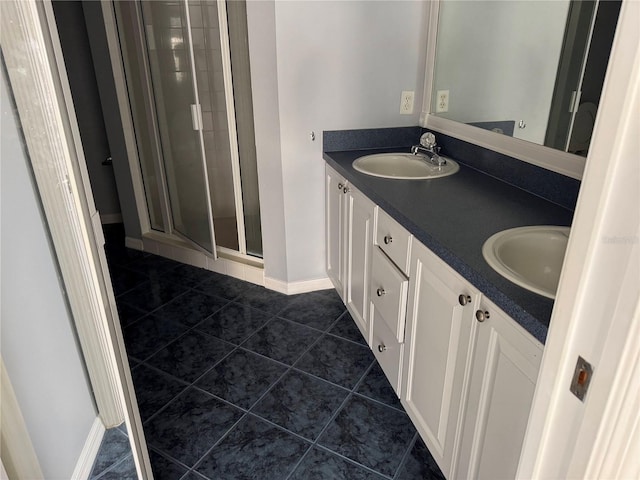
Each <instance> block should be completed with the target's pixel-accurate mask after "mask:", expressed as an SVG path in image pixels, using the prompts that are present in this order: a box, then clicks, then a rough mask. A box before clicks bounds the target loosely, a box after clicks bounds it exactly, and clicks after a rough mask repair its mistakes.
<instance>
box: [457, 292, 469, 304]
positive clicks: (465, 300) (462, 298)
mask: <svg viewBox="0 0 640 480" xmlns="http://www.w3.org/2000/svg"><path fill="white" fill-rule="evenodd" d="M470 301H471V297H470V296H469V295H465V294H462V295H458V303H459V304H460V305H462V306H463V307H464V306H465V305H466V304H467V303H469V302H470Z"/></svg>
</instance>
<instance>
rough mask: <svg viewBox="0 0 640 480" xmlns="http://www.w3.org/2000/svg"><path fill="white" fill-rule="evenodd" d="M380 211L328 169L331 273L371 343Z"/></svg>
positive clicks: (327, 191) (360, 327) (329, 264)
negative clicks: (375, 229) (374, 253)
mask: <svg viewBox="0 0 640 480" xmlns="http://www.w3.org/2000/svg"><path fill="white" fill-rule="evenodd" d="M376 208H377V207H376V206H375V205H374V204H373V202H371V200H369V199H368V198H367V197H365V196H364V195H363V194H362V193H360V192H359V191H358V190H357V189H355V188H353V187H352V186H350V185H349V184H348V183H347V182H346V181H345V180H344V178H343V177H341V176H340V175H339V174H338V173H337V172H335V171H334V170H333V169H331V168H330V167H329V166H327V167H326V229H327V232H326V234H327V273H328V275H329V278H330V279H331V281H332V282H333V284H334V286H335V287H336V289H337V290H338V293H340V296H341V297H342V301H343V302H344V303H345V304H346V306H347V309H348V310H349V313H350V314H351V316H352V318H353V319H354V321H355V323H356V325H357V326H358V328H359V329H360V332H361V333H362V335H363V336H364V338H365V339H366V340H367V342H369V335H370V328H369V320H368V318H369V317H368V308H369V284H370V281H369V278H370V275H371V272H370V270H371V251H372V249H373V248H374V246H373V239H372V236H373V221H374V215H375V209H376Z"/></svg>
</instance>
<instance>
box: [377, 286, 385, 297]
mask: <svg viewBox="0 0 640 480" xmlns="http://www.w3.org/2000/svg"><path fill="white" fill-rule="evenodd" d="M385 293H387V292H385V291H384V288H382V287H380V288H379V289H377V290H376V295H378V296H379V297H381V296H382V295H384V294H385Z"/></svg>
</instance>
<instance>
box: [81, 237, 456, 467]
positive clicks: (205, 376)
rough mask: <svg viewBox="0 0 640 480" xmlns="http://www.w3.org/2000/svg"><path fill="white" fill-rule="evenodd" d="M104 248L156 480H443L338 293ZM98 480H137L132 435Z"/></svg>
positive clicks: (111, 242)
mask: <svg viewBox="0 0 640 480" xmlns="http://www.w3.org/2000/svg"><path fill="white" fill-rule="evenodd" d="M105 236H106V238H107V246H106V248H107V256H108V259H109V265H110V270H111V276H112V281H113V287H114V291H115V293H116V296H117V297H116V299H117V304H118V309H119V312H120V321H121V324H122V328H123V335H124V339H125V344H126V347H127V351H128V354H129V357H130V360H131V367H132V377H133V382H134V385H135V389H136V394H137V397H138V405H139V408H140V414H141V417H142V421H143V425H144V430H145V436H146V439H147V443H148V445H149V453H150V456H151V463H152V467H153V470H154V476H155V478H156V479H158V480H164V479H185V480H198V479H199V480H203V479H210V480H214V479H215V480H218V479H269V480H278V479H283V480H284V479H305V480H306V479H348V480H357V479H379V480H380V479H398V480H400V479H402V480H409V479H442V478H444V477H442V474H441V473H440V471H439V470H438V467H437V466H436V465H435V462H434V461H433V459H432V458H431V455H430V454H429V452H428V451H427V449H426V447H425V446H424V443H423V442H422V440H421V439H420V438H419V436H418V435H417V433H416V430H415V428H414V427H413V425H412V424H411V422H410V421H409V418H408V417H407V415H406V414H405V413H404V411H403V409H402V406H401V405H400V402H399V401H398V398H397V397H396V396H395V394H394V392H393V390H392V389H391V386H390V385H389V383H388V382H387V380H386V378H385V377H384V374H383V373H382V370H381V369H380V367H379V365H378V364H377V362H376V361H375V358H374V357H373V355H372V354H371V352H370V351H369V349H368V347H367V346H366V343H365V341H364V339H363V338H362V336H361V335H360V333H359V331H358V329H357V327H356V326H355V324H354V323H353V320H352V319H351V317H350V316H349V314H348V313H347V312H346V310H345V308H344V305H343V304H342V302H341V301H340V299H339V297H338V296H337V294H336V293H335V292H331V291H323V292H314V293H308V294H302V295H295V296H286V295H282V294H279V293H276V292H273V291H270V290H267V289H265V288H262V287H259V286H255V285H252V284H250V283H246V282H243V281H240V280H237V279H234V278H231V277H226V276H222V275H219V274H215V273H212V272H207V271H205V270H202V269H198V268H194V267H190V266H188V265H181V264H178V263H176V262H172V261H170V260H167V259H164V258H161V257H157V256H153V255H148V254H143V253H140V252H136V251H133V250H129V249H126V248H124V246H123V243H124V242H123V235H122V230H121V227H118V226H111V227H110V228H107V229H105ZM91 478H93V479H100V480H107V479H128V478H135V469H134V466H133V459H132V457H131V451H130V449H129V446H128V439H127V436H126V431H125V430H124V428H122V427H121V428H117V429H111V430H109V431H107V432H106V434H105V438H104V440H103V444H102V446H101V450H100V454H99V455H98V458H97V460H96V463H95V465H94V467H93V472H92V476H91Z"/></svg>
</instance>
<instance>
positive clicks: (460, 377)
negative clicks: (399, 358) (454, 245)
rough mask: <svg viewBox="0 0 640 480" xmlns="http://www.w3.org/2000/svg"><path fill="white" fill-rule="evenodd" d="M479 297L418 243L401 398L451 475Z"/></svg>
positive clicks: (441, 464)
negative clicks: (474, 317) (474, 316)
mask: <svg viewBox="0 0 640 480" xmlns="http://www.w3.org/2000/svg"><path fill="white" fill-rule="evenodd" d="M479 301H480V294H479V293H478V292H477V291H476V290H475V289H473V288H472V287H471V285H469V284H468V283H467V282H466V281H465V280H464V279H462V277H460V276H459V275H458V274H456V273H455V272H454V271H453V270H452V269H451V268H450V267H449V266H448V265H446V264H445V263H444V262H442V260H440V259H439V258H437V257H436V256H435V255H434V254H433V253H432V252H431V251H429V250H428V249H427V248H426V247H425V246H424V245H422V244H420V243H418V242H414V245H413V248H412V253H411V272H410V279H409V305H408V309H407V319H406V332H405V348H404V362H403V364H404V365H405V367H404V372H403V380H402V395H401V401H402V404H403V406H404V407H405V409H406V411H407V413H408V414H409V417H411V419H412V420H413V423H414V424H415V426H416V428H417V429H418V432H419V433H420V435H421V436H422V438H423V440H424V441H425V443H426V445H427V447H428V448H429V451H430V452H431V454H432V455H433V457H434V459H435V460H436V462H437V463H438V465H439V467H440V469H441V470H442V472H443V473H444V475H445V476H446V477H447V478H454V476H453V475H454V473H453V472H452V466H453V464H454V462H455V457H454V454H455V452H456V451H457V443H458V441H457V437H458V430H459V425H460V422H461V416H462V407H463V383H464V379H465V372H466V370H467V364H468V356H469V346H470V339H471V330H472V328H473V322H474V320H473V314H474V312H475V309H477V308H478V305H479ZM463 477H464V476H463Z"/></svg>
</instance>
